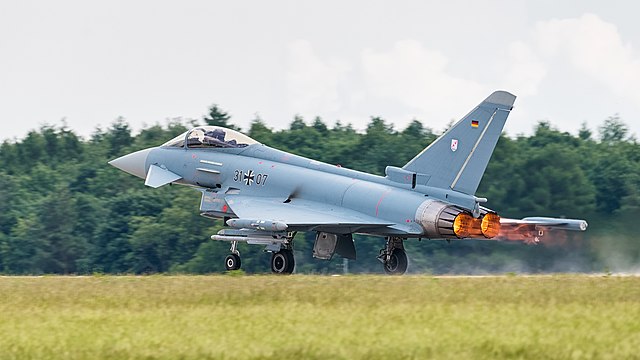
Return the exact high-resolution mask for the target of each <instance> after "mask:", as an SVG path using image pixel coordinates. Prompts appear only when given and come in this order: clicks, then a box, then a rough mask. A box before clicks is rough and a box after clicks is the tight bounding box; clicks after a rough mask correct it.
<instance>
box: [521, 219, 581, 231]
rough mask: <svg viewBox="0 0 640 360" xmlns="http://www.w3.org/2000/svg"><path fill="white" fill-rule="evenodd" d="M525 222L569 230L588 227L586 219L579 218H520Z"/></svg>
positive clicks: (579, 229)
mask: <svg viewBox="0 0 640 360" xmlns="http://www.w3.org/2000/svg"><path fill="white" fill-rule="evenodd" d="M522 221H525V222H530V223H531V222H533V223H537V224H538V225H540V226H547V227H552V228H556V229H562V230H570V231H586V230H587V228H588V227H589V223H587V221H586V220H581V219H563V218H549V217H526V218H524V219H522Z"/></svg>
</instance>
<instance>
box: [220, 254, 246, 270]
mask: <svg viewBox="0 0 640 360" xmlns="http://www.w3.org/2000/svg"><path fill="white" fill-rule="evenodd" d="M241 264H242V262H241V261H240V256H238V255H236V254H229V255H228V256H227V257H226V258H225V259H224V268H225V269H227V271H231V270H238V269H240V265H241Z"/></svg>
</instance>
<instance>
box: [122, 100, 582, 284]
mask: <svg viewBox="0 0 640 360" xmlns="http://www.w3.org/2000/svg"><path fill="white" fill-rule="evenodd" d="M515 99H516V97H515V96H514V95H512V94H510V93H508V92H505V91H496V92H494V93H493V94H491V95H489V97H487V98H486V99H485V100H484V101H482V102H481V103H480V104H479V105H478V106H476V107H475V108H474V109H472V110H471V112H469V113H468V114H467V115H466V116H465V117H463V118H462V120H460V121H458V122H457V123H456V124H454V125H453V126H452V127H451V128H450V129H449V130H448V131H447V132H445V133H444V134H443V135H442V136H440V137H439V138H438V139H436V140H435V141H434V142H433V143H432V144H431V145H429V147H427V148H426V149H424V150H423V151H422V152H421V153H419V154H418V155H416V156H415V157H414V158H413V159H412V160H411V161H409V162H408V163H407V164H406V165H404V166H403V167H402V168H399V167H393V166H388V167H387V168H386V170H385V173H386V174H385V175H386V176H378V175H373V174H368V173H364V172H359V171H354V170H350V169H346V168H343V167H339V166H334V165H330V164H325V163H321V162H318V161H314V160H310V159H307V158H304V157H301V156H297V155H293V154H290V153H287V152H284V151H280V150H277V149H274V148H271V147H268V146H266V145H264V144H261V143H259V142H257V141H255V140H253V139H251V138H250V137H248V136H246V135H243V134H241V133H239V132H237V131H235V130H232V129H226V128H220V127H215V126H199V127H196V128H194V129H192V130H190V131H187V132H186V133H184V134H181V135H179V136H177V137H176V138H174V139H172V140H170V141H168V142H167V143H165V144H163V145H161V146H159V147H154V148H149V149H144V150H140V151H137V152H134V153H131V154H128V155H125V156H122V157H120V158H118V159H115V160H112V161H110V162H109V163H110V164H111V165H113V166H115V167H117V168H118V169H120V170H123V171H125V172H127V173H130V174H132V175H135V176H138V177H140V178H143V179H145V185H147V186H150V187H153V188H157V187H160V186H163V185H166V184H171V183H175V184H181V185H187V186H192V187H194V188H195V189H197V190H198V191H200V192H201V193H202V199H201V203H200V213H201V214H202V215H203V216H205V217H208V218H213V219H223V221H224V222H225V224H226V225H227V227H226V228H225V229H223V230H221V231H220V232H218V233H217V234H214V235H212V236H211V239H212V240H217V241H228V242H230V244H231V249H230V252H231V254H230V255H229V256H227V257H226V259H225V268H226V269H227V270H236V269H239V268H240V266H241V259H240V253H239V251H238V247H237V245H238V242H240V241H244V242H247V243H248V244H256V245H262V246H264V247H265V250H266V251H268V252H270V253H271V270H272V271H273V272H274V273H279V274H290V273H292V272H293V270H294V266H295V259H294V256H293V244H294V238H295V236H296V233H297V232H299V231H313V232H315V233H316V240H315V243H314V247H313V256H314V257H315V258H318V259H331V258H332V257H333V256H334V255H335V254H338V255H340V256H342V257H345V258H349V259H355V258H356V250H355V246H354V243H353V234H354V233H358V234H367V235H374V236H381V237H384V238H385V239H386V245H385V246H384V248H382V249H381V250H380V254H379V256H378V259H379V260H380V262H381V263H382V264H383V266H384V270H385V271H386V272H387V273H389V274H403V273H404V272H405V271H406V270H407V265H408V261H407V255H406V252H405V250H404V241H405V240H408V239H417V238H426V239H446V240H451V239H484V240H487V239H493V240H508V239H512V240H513V239H515V240H520V241H524V242H527V243H537V242H539V241H540V239H541V238H542V237H543V236H544V233H545V231H548V230H570V231H585V230H586V229H587V222H586V221H584V220H572V219H559V218H548V217H527V218H524V219H506V218H501V217H500V216H499V215H498V213H497V212H496V211H494V210H491V209H489V208H486V207H484V206H483V205H482V204H484V203H486V202H487V199H485V198H481V197H476V195H475V193H476V191H477V189H478V185H479V184H480V180H481V179H482V176H483V174H484V172H485V169H486V167H487V164H488V162H489V159H490V158H491V154H492V153H493V150H494V148H495V146H496V143H497V142H498V139H499V137H500V134H501V133H502V129H503V127H504V124H505V122H506V120H507V117H508V115H509V113H510V112H511V110H512V109H513V104H514V102H515Z"/></svg>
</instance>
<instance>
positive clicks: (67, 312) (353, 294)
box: [0, 275, 640, 359]
mask: <svg viewBox="0 0 640 360" xmlns="http://www.w3.org/2000/svg"><path fill="white" fill-rule="evenodd" d="M206 358H216V359H218V358H219V359H249V358H266V359H268V358H274V359H341V358H342V359H396V358H416V359H424V358H446V359H460V358H477V359H495V358H523V359H583V358H585V359H589V358H598V359H601V358H602V359H607V358H608V359H638V358H640V278H639V277H615V276H612V277H604V276H603V277H588V276H540V277H520V276H504V277H478V278H473V277H472V278H457V277H431V276H405V277H385V276H346V277H327V276H304V275H302V276H298V275H296V276H289V277H287V276H238V277H234V276H147V277H134V276H121V277H115V276H113V277H112V276H95V277H49V276H45V277H0V359H206Z"/></svg>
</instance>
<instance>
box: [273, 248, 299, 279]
mask: <svg viewBox="0 0 640 360" xmlns="http://www.w3.org/2000/svg"><path fill="white" fill-rule="evenodd" d="M295 266H296V262H295V259H294V257H293V250H291V249H281V250H280V251H278V252H274V253H271V271H272V272H273V273H274V274H291V273H292V272H293V268H294V267H295Z"/></svg>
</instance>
